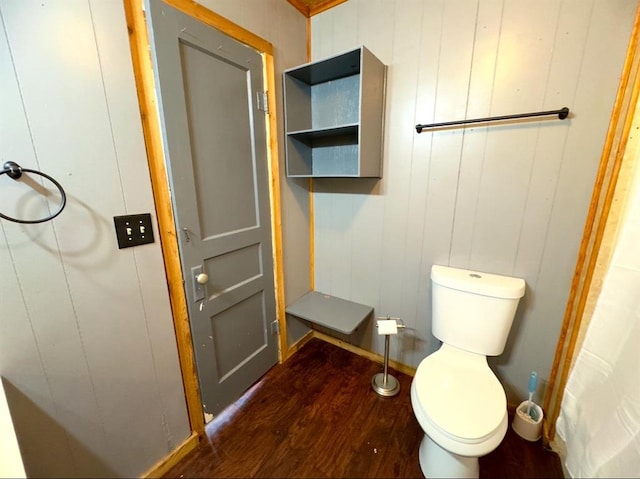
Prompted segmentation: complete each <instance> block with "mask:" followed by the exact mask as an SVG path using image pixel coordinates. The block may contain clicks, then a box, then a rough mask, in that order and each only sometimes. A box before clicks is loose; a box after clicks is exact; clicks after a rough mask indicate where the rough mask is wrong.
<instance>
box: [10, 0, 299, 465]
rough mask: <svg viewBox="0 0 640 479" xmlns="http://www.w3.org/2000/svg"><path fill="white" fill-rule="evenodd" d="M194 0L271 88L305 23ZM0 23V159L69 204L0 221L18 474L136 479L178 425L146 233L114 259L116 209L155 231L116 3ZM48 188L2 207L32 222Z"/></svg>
mask: <svg viewBox="0 0 640 479" xmlns="http://www.w3.org/2000/svg"><path fill="white" fill-rule="evenodd" d="M202 3H203V4H205V6H207V7H209V8H210V9H212V10H214V11H216V12H217V13H219V14H221V15H223V16H226V17H227V18H228V19H229V20H231V21H234V22H236V23H238V24H240V25H242V26H243V27H244V28H246V29H248V30H250V31H253V32H254V33H256V34H258V35H261V36H263V38H265V39H267V40H268V41H270V42H272V44H273V45H274V48H275V50H276V56H275V59H276V65H275V68H276V78H277V80H278V85H277V87H278V91H279V92H281V81H280V74H279V72H281V71H282V70H283V69H284V68H289V67H291V66H294V65H298V64H300V63H304V62H305V61H306V46H305V40H306V19H305V18H304V17H302V16H301V15H300V14H299V13H298V12H297V10H295V8H294V7H292V6H291V5H290V4H289V3H288V2H287V1H286V0H268V1H263V0H240V1H234V2H229V1H226V0H225V1H216V0H211V1H203V2H202ZM0 28H1V30H0V105H1V107H0V164H1V163H4V162H5V161H7V160H13V161H16V162H17V163H19V164H20V165H22V166H23V167H25V168H33V169H39V170H41V171H43V172H45V173H48V174H50V175H52V176H53V177H54V178H56V179H57V180H58V181H59V182H60V183H61V184H62V185H63V186H64V187H65V189H66V191H67V195H68V203H67V207H66V209H65V210H64V211H63V212H62V214H61V215H60V216H59V217H58V218H56V219H55V220H53V221H51V222H47V223H43V224H39V225H18V224H15V223H10V222H8V221H5V220H0V375H1V376H2V377H4V378H5V379H4V386H5V390H6V391H7V396H8V399H9V405H10V407H11V412H12V415H13V419H14V421H15V425H16V430H17V433H18V437H19V440H20V446H21V449H22V453H23V456H24V462H25V468H26V471H27V474H28V476H29V477H117V476H120V477H136V476H139V475H141V474H142V473H144V472H145V471H147V470H149V468H151V467H152V466H153V465H154V464H156V463H157V462H158V461H160V460H162V459H163V458H164V457H166V456H167V455H168V454H169V453H170V452H172V451H173V450H174V449H175V448H176V447H177V446H178V445H180V444H181V443H182V441H183V440H184V439H186V437H187V436H188V435H189V433H190V428H189V422H188V418H187V412H186V406H185V399H184V390H183V385H182V380H181V375H180V370H179V364H178V358H177V350H176V342H175V336H174V330H173V324H172V320H171V309H170V304H169V297H168V294H167V284H166V279H165V271H164V266H163V260H162V254H161V250H160V243H159V242H158V239H157V238H158V236H157V227H156V225H155V224H154V230H155V231H156V242H155V243H154V244H152V245H144V246H140V247H136V248H129V249H124V250H118V248H117V242H116V238H115V232H114V227H113V219H112V217H113V216H116V215H122V214H132V213H143V212H151V214H152V217H153V218H154V222H155V212H154V204H153V197H152V191H151V184H150V179H149V171H148V166H147V160H146V152H145V146H144V141H143V137H142V130H141V125H140V113H139V109H138V103H137V97H136V91H135V84H134V79H133V70H132V66H131V57H130V53H129V42H128V37H127V27H126V22H125V17H124V9H123V2H122V0H65V1H63V2H59V1H57V2H52V1H43V0H38V1H34V0H0ZM281 108H282V106H281V105H280V104H279V105H278V110H279V113H280V111H281ZM279 118H280V125H279V131H282V116H281V114H279ZM280 161H281V162H283V161H284V155H283V153H282V151H281V152H280ZM281 172H284V168H283V167H281ZM283 185H284V187H283V192H282V193H283V198H282V207H283V210H284V212H283V223H284V225H285V234H284V236H285V243H286V245H287V252H288V254H287V256H286V257H285V268H286V270H287V276H288V280H287V282H286V287H287V290H288V292H289V293H290V294H292V295H300V294H302V293H304V292H306V291H307V290H308V287H309V261H308V257H309V233H308V232H309V216H308V207H309V203H308V189H307V187H306V184H304V185H303V184H298V183H295V182H292V183H291V184H290V185H289V186H287V182H286V181H285V179H284V178H283ZM47 187H48V186H47V184H46V182H45V183H42V186H40V185H39V183H38V180H37V178H36V179H35V180H33V179H31V178H30V177H28V176H27V177H26V178H24V181H21V182H14V181H13V180H11V179H9V178H8V177H7V176H6V175H2V176H0V211H1V212H3V213H4V214H8V215H12V216H23V215H24V216H28V217H30V218H35V217H38V215H40V214H43V213H46V212H47V210H48V209H53V208H55V206H56V205H57V203H56V201H57V199H58V197H57V196H56V195H55V193H51V194H48V195H47V196H45V194H44V193H46V191H44V190H42V188H47ZM45 198H48V199H49V201H48V202H47V200H45ZM294 333H295V330H294Z"/></svg>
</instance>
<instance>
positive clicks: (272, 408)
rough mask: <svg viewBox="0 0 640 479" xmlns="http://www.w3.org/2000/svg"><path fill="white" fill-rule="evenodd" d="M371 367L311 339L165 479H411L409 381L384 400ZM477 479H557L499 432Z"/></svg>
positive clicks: (414, 458) (551, 458)
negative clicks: (499, 441)
mask: <svg viewBox="0 0 640 479" xmlns="http://www.w3.org/2000/svg"><path fill="white" fill-rule="evenodd" d="M380 370H381V367H380V365H378V364H376V363H374V362H372V361H370V360H368V359H366V358H363V357H361V356H358V355H356V354H354V353H351V352H348V351H345V350H344V349H341V348H338V347H337V346H334V345H332V344H329V343H327V342H324V341H321V340H319V339H313V340H311V341H309V343H307V344H306V345H304V346H303V347H302V348H301V349H300V350H299V351H298V352H297V353H296V354H295V355H294V356H293V357H292V358H290V359H289V360H288V361H287V362H285V363H284V364H282V365H277V366H275V367H274V368H273V369H272V370H270V371H269V372H268V373H267V374H266V375H265V376H264V377H263V378H262V379H261V380H260V381H258V383H256V384H255V385H254V386H252V388H250V389H249V391H247V393H246V394H245V395H244V396H243V397H242V398H241V399H240V400H239V401H238V402H237V403H235V404H234V405H232V406H230V407H229V408H228V409H227V410H225V411H224V412H223V413H222V414H221V415H219V416H218V417H217V418H216V419H214V420H213V421H212V422H211V423H209V424H208V425H207V427H206V433H207V439H205V440H203V441H202V443H201V444H200V446H199V447H198V448H197V449H196V450H195V451H193V452H192V453H191V454H190V455H188V456H187V457H185V458H184V459H183V460H182V461H181V462H180V463H179V464H177V465H176V466H174V467H173V468H172V469H171V470H169V471H168V472H167V474H166V475H165V477H176V478H179V477H265V478H267V477H279V478H285V477H296V478H298V477H300V478H303V477H316V478H319V477H352V478H375V477H398V478H411V477H414V478H420V477H422V473H421V471H420V466H419V463H418V448H419V445H420V441H421V440H422V431H421V429H420V427H419V425H418V423H417V422H416V420H415V417H414V415H413V410H412V408H411V400H410V395H409V391H410V386H411V379H412V378H411V377H410V376H407V375H405V374H402V373H398V372H396V371H390V372H391V373H392V374H393V375H394V376H395V377H396V378H398V380H399V381H400V386H401V389H400V393H399V394H398V395H397V396H396V397H393V398H384V397H380V396H378V395H377V394H376V393H375V392H374V391H373V390H372V389H371V386H370V382H371V377H372V376H373V375H374V374H376V373H378V372H380ZM480 477H482V478H484V477H514V478H520V477H562V468H561V466H560V462H559V459H558V456H557V455H556V454H555V453H553V452H551V451H547V450H545V449H543V448H542V446H541V445H540V443H530V442H528V441H525V440H523V439H521V438H520V437H518V436H517V435H516V434H515V433H514V432H513V431H512V430H511V428H509V431H508V433H507V436H506V437H505V440H504V441H503V442H502V444H501V445H500V446H499V447H498V448H497V449H496V450H495V451H494V452H492V453H491V454H489V455H487V456H485V457H483V458H481V459H480Z"/></svg>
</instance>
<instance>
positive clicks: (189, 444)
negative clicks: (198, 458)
mask: <svg viewBox="0 0 640 479" xmlns="http://www.w3.org/2000/svg"><path fill="white" fill-rule="evenodd" d="M199 442H200V438H199V436H198V434H196V433H195V432H193V433H191V435H190V436H189V437H188V438H187V439H185V441H184V442H183V443H182V444H180V445H179V446H178V447H177V448H175V449H174V450H173V452H171V454H169V455H168V456H167V457H165V458H164V459H162V460H161V461H159V462H158V463H156V464H155V465H154V466H153V467H152V468H151V469H149V470H148V471H147V472H145V473H144V474H143V475H142V476H141V477H162V476H164V475H165V474H166V472H167V471H168V470H169V469H171V468H172V467H173V466H175V465H176V464H178V463H179V462H180V461H181V460H182V459H183V458H184V457H185V456H186V455H187V454H189V453H190V452H191V451H193V450H194V449H195V448H196V447H198V443H199Z"/></svg>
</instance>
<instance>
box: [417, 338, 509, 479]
mask: <svg viewBox="0 0 640 479" xmlns="http://www.w3.org/2000/svg"><path fill="white" fill-rule="evenodd" d="M411 405H412V407H413V411H414V414H415V416H416V419H417V420H418V423H419V424H420V426H421V427H422V430H423V431H424V432H425V437H424V438H423V441H422V443H421V445H420V466H421V468H422V472H423V474H424V475H425V477H478V474H479V470H478V457H481V456H484V455H486V454H489V453H490V452H491V451H493V450H494V449H495V448H496V447H498V445H499V444H500V442H501V441H502V439H503V438H504V436H505V434H506V431H507V427H508V418H507V399H506V396H505V393H504V389H503V388H502V385H501V384H500V382H499V381H498V378H496V377H495V375H494V374H493V372H492V371H491V369H490V368H489V366H488V364H487V362H486V358H485V357H484V356H481V355H475V354H473V353H468V352H466V351H463V350H459V349H456V348H454V347H452V346H448V345H446V344H445V345H443V346H442V347H441V348H440V349H439V350H438V351H436V352H435V353H433V354H432V355H430V356H428V357H427V358H426V359H425V360H424V361H422V362H421V363H420V365H419V366H418V369H417V370H416V374H415V376H414V379H413V381H412V383H411Z"/></svg>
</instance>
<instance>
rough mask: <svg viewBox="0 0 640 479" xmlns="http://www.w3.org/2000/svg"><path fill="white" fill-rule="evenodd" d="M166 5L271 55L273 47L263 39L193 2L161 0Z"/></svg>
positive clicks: (186, 0)
mask: <svg viewBox="0 0 640 479" xmlns="http://www.w3.org/2000/svg"><path fill="white" fill-rule="evenodd" d="M162 1H164V3H166V4H167V5H170V6H172V7H173V8H175V9H176V10H180V11H181V12H182V13H184V14H186V15H189V16H190V17H193V18H195V19H197V20H200V21H201V22H202V23H204V24H206V25H209V26H210V27H213V28H217V29H218V30H220V31H221V32H223V33H224V34H225V35H228V36H230V37H231V38H234V39H236V40H238V41H239V42H240V43H244V44H245V45H249V46H250V47H252V48H255V49H256V50H257V51H259V52H262V53H266V54H268V55H273V45H272V44H271V43H269V42H268V41H266V40H264V39H263V38H261V37H259V36H258V35H256V34H255V33H252V32H250V31H249V30H247V29H245V28H242V27H241V26H240V25H237V24H235V23H233V22H232V21H230V20H227V19H226V18H224V17H223V16H221V15H218V14H217V13H215V12H212V11H211V10H209V9H208V8H206V7H203V6H202V5H200V4H199V3H197V2H195V1H194V0H162Z"/></svg>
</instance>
